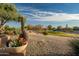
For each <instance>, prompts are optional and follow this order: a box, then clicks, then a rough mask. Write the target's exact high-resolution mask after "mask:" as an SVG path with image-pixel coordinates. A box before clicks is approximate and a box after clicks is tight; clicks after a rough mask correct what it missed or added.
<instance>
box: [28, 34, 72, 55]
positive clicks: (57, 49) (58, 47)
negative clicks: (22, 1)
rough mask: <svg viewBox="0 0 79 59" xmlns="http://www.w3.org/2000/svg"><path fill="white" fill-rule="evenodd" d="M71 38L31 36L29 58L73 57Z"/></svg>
mask: <svg viewBox="0 0 79 59" xmlns="http://www.w3.org/2000/svg"><path fill="white" fill-rule="evenodd" d="M70 40H72V38H71V37H61V36H51V35H46V36H45V35H42V34H35V33H32V34H29V45H28V47H27V56H71V55H74V52H73V49H72V48H71V47H70V45H69V41H70Z"/></svg>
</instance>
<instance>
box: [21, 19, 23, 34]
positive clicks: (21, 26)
mask: <svg viewBox="0 0 79 59" xmlns="http://www.w3.org/2000/svg"><path fill="white" fill-rule="evenodd" d="M23 31H24V21H23V19H21V32H22V33H23Z"/></svg>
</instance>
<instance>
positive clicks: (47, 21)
mask: <svg viewBox="0 0 79 59" xmlns="http://www.w3.org/2000/svg"><path fill="white" fill-rule="evenodd" d="M15 5H16V7H17V10H18V12H19V13H21V14H22V15H24V16H25V17H26V20H27V21H26V24H31V25H38V24H41V25H44V26H48V25H52V26H65V25H66V24H68V25H69V26H70V27H72V26H79V3H16V4H15ZM7 24H10V26H19V25H20V24H18V23H17V22H9V23H7Z"/></svg>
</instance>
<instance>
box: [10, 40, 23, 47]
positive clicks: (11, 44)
mask: <svg viewBox="0 0 79 59" xmlns="http://www.w3.org/2000/svg"><path fill="white" fill-rule="evenodd" d="M21 45H22V44H21V43H20V42H19V40H17V39H15V40H13V41H12V42H10V46H11V47H18V46H21Z"/></svg>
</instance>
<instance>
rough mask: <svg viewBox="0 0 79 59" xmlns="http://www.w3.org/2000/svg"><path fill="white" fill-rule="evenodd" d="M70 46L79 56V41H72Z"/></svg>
mask: <svg viewBox="0 0 79 59" xmlns="http://www.w3.org/2000/svg"><path fill="white" fill-rule="evenodd" d="M70 45H71V46H72V49H73V50H74V53H75V55H79V40H72V41H71V43H70Z"/></svg>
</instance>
